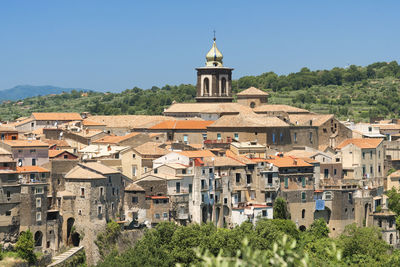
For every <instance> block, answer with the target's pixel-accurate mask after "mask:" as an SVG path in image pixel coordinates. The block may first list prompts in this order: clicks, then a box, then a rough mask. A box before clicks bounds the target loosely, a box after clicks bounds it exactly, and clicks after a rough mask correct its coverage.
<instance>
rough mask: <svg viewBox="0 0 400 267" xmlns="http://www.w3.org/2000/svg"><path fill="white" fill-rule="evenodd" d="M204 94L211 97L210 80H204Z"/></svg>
mask: <svg viewBox="0 0 400 267" xmlns="http://www.w3.org/2000/svg"><path fill="white" fill-rule="evenodd" d="M203 92H204V95H206V96H208V95H210V81H209V80H208V78H204V81H203Z"/></svg>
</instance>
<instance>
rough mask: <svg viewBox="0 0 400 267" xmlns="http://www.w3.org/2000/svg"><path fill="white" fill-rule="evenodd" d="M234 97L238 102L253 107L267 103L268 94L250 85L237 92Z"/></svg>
mask: <svg viewBox="0 0 400 267" xmlns="http://www.w3.org/2000/svg"><path fill="white" fill-rule="evenodd" d="M236 97H237V102H238V103H239V104H241V105H244V106H248V107H250V108H255V107H259V106H261V105H264V104H267V103H268V97H269V94H268V93H267V92H264V91H261V90H260V89H257V88H255V87H250V88H248V89H246V90H243V91H241V92H240V93H237V94H236Z"/></svg>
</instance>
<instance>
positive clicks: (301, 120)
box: [289, 114, 335, 126]
mask: <svg viewBox="0 0 400 267" xmlns="http://www.w3.org/2000/svg"><path fill="white" fill-rule="evenodd" d="M334 117H335V116H334V115H333V114H290V115H289V120H290V122H291V123H292V124H293V125H298V126H321V125H322V124H324V123H325V122H327V121H328V120H331V119H333V118H334ZM310 121H311V122H312V124H310Z"/></svg>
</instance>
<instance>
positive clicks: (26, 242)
mask: <svg viewBox="0 0 400 267" xmlns="http://www.w3.org/2000/svg"><path fill="white" fill-rule="evenodd" d="M34 249H35V241H34V240H33V235H32V232H31V231H29V230H28V231H26V232H22V233H21V234H20V236H19V238H18V241H17V243H16V244H15V250H16V251H17V253H18V256H20V257H21V258H22V259H24V260H27V261H28V262H29V264H35V263H36V254H35V252H34Z"/></svg>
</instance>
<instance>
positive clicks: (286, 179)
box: [285, 177, 289, 188]
mask: <svg viewBox="0 0 400 267" xmlns="http://www.w3.org/2000/svg"><path fill="white" fill-rule="evenodd" d="M288 187H289V178H288V177H285V188H288Z"/></svg>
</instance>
